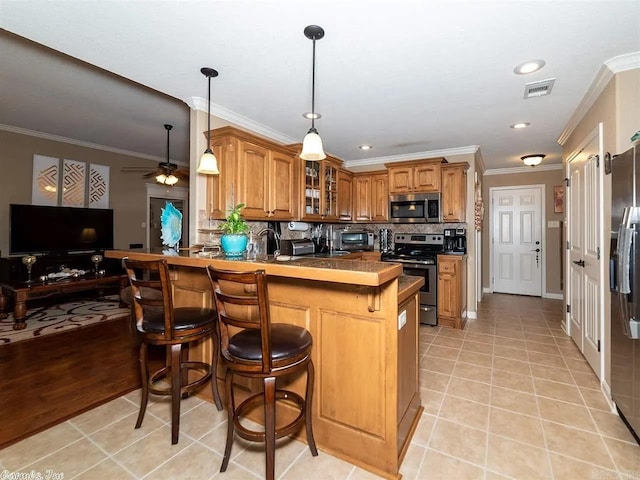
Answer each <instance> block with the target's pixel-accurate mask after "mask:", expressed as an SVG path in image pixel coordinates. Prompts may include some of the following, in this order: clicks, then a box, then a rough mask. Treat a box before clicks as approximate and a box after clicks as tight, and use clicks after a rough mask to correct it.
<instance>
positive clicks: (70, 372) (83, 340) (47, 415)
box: [0, 317, 140, 449]
mask: <svg viewBox="0 0 640 480" xmlns="http://www.w3.org/2000/svg"><path fill="white" fill-rule="evenodd" d="M137 344H138V343H137V340H136V338H135V336H134V335H133V334H132V332H131V331H130V327H129V318H128V317H125V318H122V319H117V320H112V321H108V322H104V323H101V324H97V325H92V326H89V327H86V328H80V329H78V330H74V331H71V332H65V333H60V334H57V335H48V336H45V337H42V338H38V339H33V340H26V341H22V342H17V343H13V344H9V345H5V346H3V347H1V348H0V379H2V384H3V388H2V394H1V395H0V412H2V417H3V418H2V428H1V429H0V449H1V448H4V447H6V446H8V445H10V444H12V443H15V442H17V441H19V440H21V439H23V438H26V437H28V436H30V435H33V434H34V433H37V432H40V431H42V430H44V429H47V428H49V427H51V426H53V425H55V424H58V423H60V422H62V421H65V420H67V419H69V418H71V417H73V416H75V415H77V414H79V413H82V412H85V411H87V410H90V409H92V408H94V407H96V406H98V405H101V404H103V403H106V402H108V401H110V400H112V399H114V398H117V397H120V396H122V395H123V394H125V393H127V392H130V391H132V390H134V389H136V388H139V386H140V378H139V377H140V374H139V371H138V349H137Z"/></svg>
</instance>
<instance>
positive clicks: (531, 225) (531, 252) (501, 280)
mask: <svg viewBox="0 0 640 480" xmlns="http://www.w3.org/2000/svg"><path fill="white" fill-rule="evenodd" d="M491 190H492V191H491V209H492V214H491V223H492V238H491V242H492V253H493V257H492V258H493V269H492V277H493V291H494V292H499V293H513V294H518V295H534V296H542V259H543V257H542V248H543V245H542V187H540V186H530V187H504V188H494V189H491Z"/></svg>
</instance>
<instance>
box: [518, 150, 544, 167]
mask: <svg viewBox="0 0 640 480" xmlns="http://www.w3.org/2000/svg"><path fill="white" fill-rule="evenodd" d="M544 157H545V155H544V154H542V153H536V154H533V155H525V156H524V157H520V159H521V160H522V161H523V162H524V164H525V165H528V166H530V167H535V166H536V165H540V162H542V159H543V158H544Z"/></svg>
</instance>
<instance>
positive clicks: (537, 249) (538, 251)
mask: <svg viewBox="0 0 640 480" xmlns="http://www.w3.org/2000/svg"><path fill="white" fill-rule="evenodd" d="M531 251H532V252H536V253H540V249H539V248H536V249H535V250H531Z"/></svg>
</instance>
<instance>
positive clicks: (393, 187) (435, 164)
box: [386, 158, 446, 195]
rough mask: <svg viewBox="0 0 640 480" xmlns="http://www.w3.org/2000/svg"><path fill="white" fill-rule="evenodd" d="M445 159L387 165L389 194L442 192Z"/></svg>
mask: <svg viewBox="0 0 640 480" xmlns="http://www.w3.org/2000/svg"><path fill="white" fill-rule="evenodd" d="M443 162H446V160H445V159H444V158H433V159H428V160H416V161H411V162H400V163H391V164H386V167H387V169H388V172H389V193H390V194H391V195H396V194H403V193H405V194H406V193H429V192H439V191H440V180H441V171H440V168H441V164H442V163H443Z"/></svg>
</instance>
